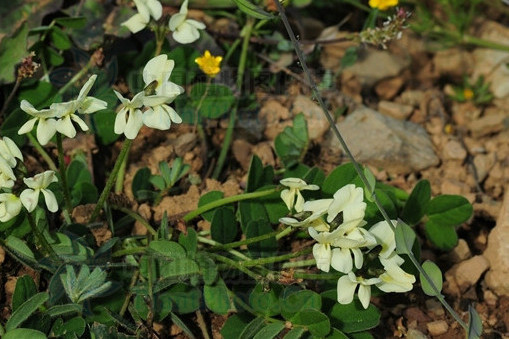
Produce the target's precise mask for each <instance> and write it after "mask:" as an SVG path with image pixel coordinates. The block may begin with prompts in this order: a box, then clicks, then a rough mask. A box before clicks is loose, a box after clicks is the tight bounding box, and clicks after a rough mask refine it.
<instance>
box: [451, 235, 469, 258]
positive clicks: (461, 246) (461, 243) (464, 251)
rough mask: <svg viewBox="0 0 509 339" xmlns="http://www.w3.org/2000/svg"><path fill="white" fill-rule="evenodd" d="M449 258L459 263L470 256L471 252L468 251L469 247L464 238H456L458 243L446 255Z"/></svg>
mask: <svg viewBox="0 0 509 339" xmlns="http://www.w3.org/2000/svg"><path fill="white" fill-rule="evenodd" d="M447 256H448V257H449V260H450V261H452V262H453V263H459V262H461V261H465V260H467V259H469V258H471V257H472V252H470V248H469V247H468V244H467V242H466V241H465V239H462V238H460V239H458V244H457V245H456V247H454V248H453V250H452V251H451V252H450V253H448V255H447Z"/></svg>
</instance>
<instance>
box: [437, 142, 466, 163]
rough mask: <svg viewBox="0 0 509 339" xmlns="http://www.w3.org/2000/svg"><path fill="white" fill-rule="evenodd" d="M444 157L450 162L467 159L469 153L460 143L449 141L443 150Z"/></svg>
mask: <svg viewBox="0 0 509 339" xmlns="http://www.w3.org/2000/svg"><path fill="white" fill-rule="evenodd" d="M442 156H443V158H444V159H448V160H461V161H463V160H464V159H465V158H466V157H467V151H466V150H465V148H464V147H463V145H461V143H460V142H459V141H456V140H449V141H448V142H447V143H446V144H445V145H444V148H443V151H442Z"/></svg>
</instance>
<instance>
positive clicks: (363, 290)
mask: <svg viewBox="0 0 509 339" xmlns="http://www.w3.org/2000/svg"><path fill="white" fill-rule="evenodd" d="M357 294H358V295H359V300H360V301H361V304H362V307H364V309H366V308H368V306H369V301H370V300H371V286H369V285H362V284H361V285H360V286H359V292H357Z"/></svg>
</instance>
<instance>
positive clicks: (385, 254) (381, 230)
mask: <svg viewBox="0 0 509 339" xmlns="http://www.w3.org/2000/svg"><path fill="white" fill-rule="evenodd" d="M391 221H392V222H393V224H394V225H396V221H395V220H391ZM369 233H371V234H372V235H373V236H374V237H375V239H376V242H377V244H378V245H381V246H382V251H381V252H380V254H379V256H380V258H384V259H387V258H389V256H391V255H393V253H394V250H395V249H396V237H395V236H394V232H393V230H392V228H391V227H390V225H389V224H388V223H387V221H385V220H384V221H380V222H377V223H376V224H374V225H373V226H371V228H370V229H369Z"/></svg>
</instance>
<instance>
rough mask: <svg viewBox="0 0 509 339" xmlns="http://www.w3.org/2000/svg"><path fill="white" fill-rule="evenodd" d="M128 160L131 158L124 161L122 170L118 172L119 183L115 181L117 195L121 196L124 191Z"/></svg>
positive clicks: (121, 166)
mask: <svg viewBox="0 0 509 339" xmlns="http://www.w3.org/2000/svg"><path fill="white" fill-rule="evenodd" d="M127 159H129V157H125V158H124V161H122V164H121V165H120V169H119V170H118V177H117V181H115V193H117V194H121V193H122V191H123V189H124V176H125V169H126V167H127Z"/></svg>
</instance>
